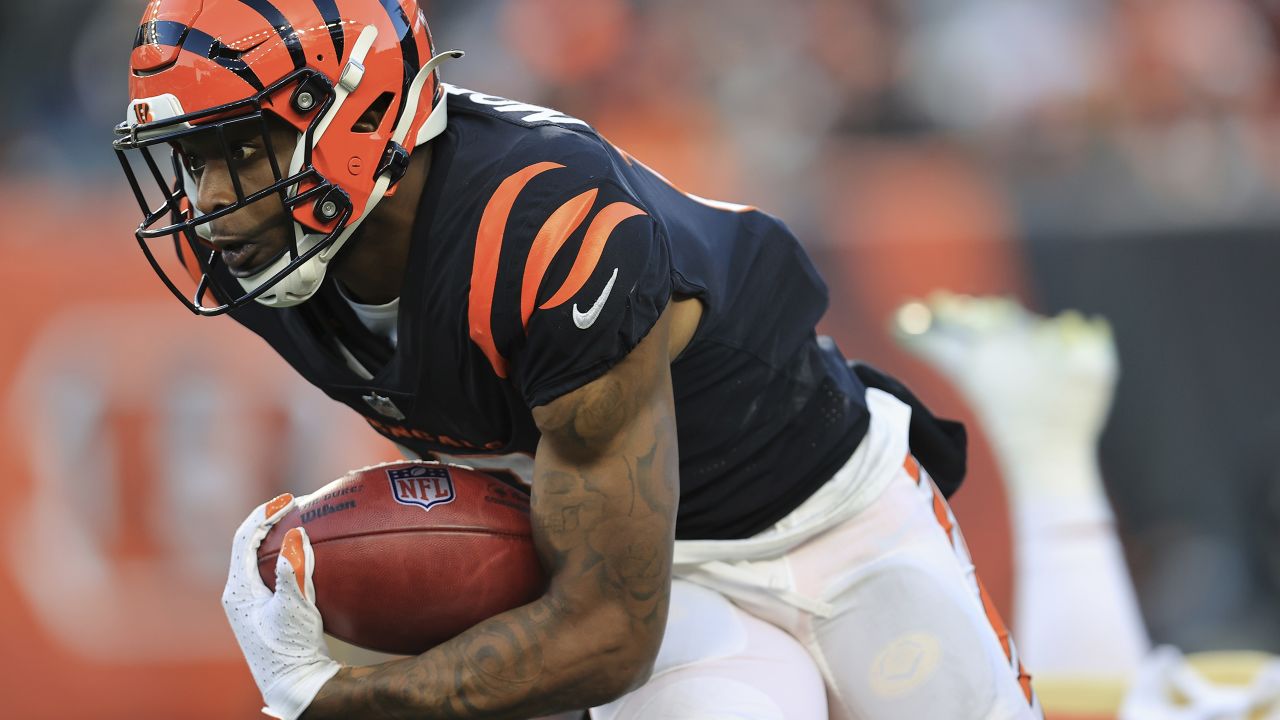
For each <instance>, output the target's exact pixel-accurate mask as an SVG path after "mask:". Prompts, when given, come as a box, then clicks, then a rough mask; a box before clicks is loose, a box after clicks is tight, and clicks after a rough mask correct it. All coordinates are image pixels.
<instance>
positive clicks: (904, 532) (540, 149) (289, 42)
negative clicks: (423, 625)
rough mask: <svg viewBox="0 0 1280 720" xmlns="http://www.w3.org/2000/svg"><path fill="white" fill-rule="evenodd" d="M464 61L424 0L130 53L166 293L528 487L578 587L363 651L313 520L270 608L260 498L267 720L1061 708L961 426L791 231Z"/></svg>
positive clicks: (135, 124)
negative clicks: (323, 559)
mask: <svg viewBox="0 0 1280 720" xmlns="http://www.w3.org/2000/svg"><path fill="white" fill-rule="evenodd" d="M457 56H460V53H456V52H448V53H442V54H436V52H435V50H434V48H433V46H432V41H431V37H430V35H429V33H428V30H427V24H426V21H425V18H424V16H423V13H422V11H421V10H420V9H419V8H418V6H417V4H416V3H415V2H414V1H413V0H381V1H378V0H153V1H152V2H151V4H150V5H148V6H147V8H146V10H145V13H144V15H143V18H142V24H141V27H140V28H139V29H138V33H137V36H136V38H135V39H134V49H133V53H132V56H131V59H130V65H131V67H130V78H129V79H130V103H129V107H128V114H127V119H126V121H125V122H124V123H122V124H121V125H120V126H119V127H118V129H117V139H116V143H115V146H116V148H117V150H118V151H119V154H120V158H121V162H122V167H123V169H124V171H125V173H126V175H127V176H128V178H129V181H130V184H131V186H132V187H133V189H134V192H135V194H136V196H137V199H138V201H139V203H140V205H141V206H142V209H143V213H144V216H145V217H144V220H143V222H142V224H141V225H140V226H139V228H138V231H137V237H138V240H139V243H140V244H141V246H142V248H143V250H144V251H145V253H146V256H147V258H148V259H149V261H150V262H151V263H152V265H153V267H155V268H156V269H157V271H159V272H160V275H161V277H162V278H163V279H164V282H165V283H166V285H167V286H168V287H169V288H170V290H172V291H173V292H174V294H175V295H177V296H178V297H179V298H180V299H181V300H182V301H183V302H184V303H185V304H186V305H187V306H188V307H189V308H190V309H191V310H192V311H194V312H195V313H197V314H200V315H219V314H224V313H225V314H230V315H231V317H233V318H234V319H235V320H236V321H237V322H239V323H241V324H242V325H244V326H245V327H247V328H249V329H250V330H251V331H253V332H255V333H257V334H258V335H260V336H261V337H262V338H263V339H264V340H265V341H266V342H268V343H269V344H270V345H271V346H272V347H273V348H275V349H276V350H277V351H278V352H279V353H280V355H281V356H282V357H283V358H284V359H285V360H286V361H288V362H289V363H290V364H291V365H292V366H293V367H294V368H295V369H296V370H297V371H298V372H299V373H300V374H301V375H302V376H303V377H305V378H306V379H307V380H309V381H310V382H311V383H313V384H315V385H316V386H317V387H319V388H320V389H321V390H323V391H324V392H325V393H327V394H328V395H329V396H330V397H332V398H333V399H335V400H337V401H339V402H342V403H345V404H346V405H348V406H350V407H351V408H352V409H354V410H355V411H356V412H358V413H360V414H361V415H363V416H364V417H365V419H366V420H367V421H368V423H369V425H370V426H371V427H372V428H373V429H374V430H376V431H377V432H379V433H381V434H382V435H384V436H385V437H387V438H389V439H391V440H393V441H395V442H396V443H398V444H399V445H401V446H402V447H403V448H404V449H405V450H406V452H408V453H410V454H412V455H416V456H419V457H423V458H434V459H444V460H448V459H452V458H458V457H467V458H468V462H469V464H472V465H475V466H477V467H480V468H481V469H489V470H491V471H494V472H507V473H511V474H514V475H518V476H521V477H523V478H524V479H525V481H526V482H528V483H529V484H530V486H531V492H532V522H533V532H534V536H535V540H536V543H537V546H538V548H539V552H540V555H541V559H542V561H543V563H544V564H545V566H546V568H547V570H548V571H549V573H550V575H551V582H550V586H549V588H548V589H547V591H546V594H545V595H544V596H543V597H542V598H540V599H539V600H537V601H535V602H533V603H531V604H529V605H526V606H523V607H520V608H517V609H515V610H511V611H509V612H505V613H502V614H500V615H497V616H495V617H493V618H490V619H489V620H487V621H485V622H482V623H480V624H479V625H477V626H475V627H473V628H471V629H470V630H468V631H466V632H465V633H463V634H462V635H460V636H458V637H456V638H454V639H453V640H451V641H449V642H447V643H445V644H443V645H441V646H439V647H437V648H434V649H432V650H430V651H429V652H426V653H424V654H422V655H420V656H418V657H412V658H406V659H402V660H397V661H394V662H388V663H384V664H380V665H375V666H370V667H344V666H341V665H339V664H338V663H337V662H335V661H334V660H333V659H331V658H330V657H329V656H327V655H326V654H325V651H324V644H323V638H322V632H321V629H322V622H323V619H322V618H321V617H320V616H319V614H318V612H317V611H316V609H315V606H314V604H313V603H312V598H313V593H312V592H311V590H310V572H311V570H312V568H313V563H314V560H313V556H312V555H311V552H310V547H309V544H308V542H307V539H306V537H305V533H302V532H297V531H294V532H292V533H291V534H290V535H289V536H288V537H287V538H286V543H285V552H282V556H284V557H286V558H287V559H286V560H284V561H282V563H281V566H280V568H279V570H280V572H279V578H280V582H279V584H278V589H277V591H276V592H275V593H272V592H269V591H268V590H267V589H266V588H265V587H264V586H263V584H262V582H261V580H260V579H259V578H258V576H257V573H256V572H255V571H253V570H251V568H252V566H253V562H254V560H253V558H254V555H255V548H256V546H257V544H258V542H260V540H261V538H262V537H263V535H264V534H265V533H266V531H267V529H268V528H269V527H270V526H271V524H272V523H274V522H275V521H277V520H278V519H279V518H280V517H281V516H282V515H283V514H284V513H285V512H287V511H288V509H289V508H290V507H292V505H293V504H294V502H295V500H294V499H292V498H290V497H288V496H285V497H282V498H278V499H277V500H276V501H273V502H272V503H269V504H265V505H263V506H261V507H259V508H258V509H256V510H255V511H254V512H253V513H252V514H251V515H250V517H249V518H248V519H247V520H246V521H245V523H244V525H243V526H242V527H241V529H240V531H239V532H238V533H237V535H236V540H235V543H234V548H233V558H232V570H231V573H230V576H229V579H228V582H227V587H226V591H225V593H224V596H223V602H224V607H225V609H226V611H227V616H228V619H229V620H230V623H231V625H232V629H233V630H234V632H235V635H236V637H237V640H238V641H239V643H240V646H241V648H242V650H243V651H244V654H245V657H246V659H247V661H248V663H249V666H250V669H251V671H252V673H253V676H254V678H255V680H256V681H257V684H258V686H259V689H260V690H261V691H262V694H263V697H264V699H265V702H266V708H265V711H266V712H267V713H268V714H270V715H272V716H274V717H281V718H290V719H292V718H297V717H306V718H316V719H318V718H331V717H332V718H348V717H364V716H378V717H382V716H387V717H410V716H411V717H424V718H427V717H431V718H434V717H440V718H445V717H448V718H517V717H530V716H534V715H539V714H547V713H552V712H561V711H571V710H581V709H586V708H591V715H592V717H594V718H645V719H646V720H653V719H655V718H658V719H661V718H711V717H735V718H788V719H789V720H796V719H802V720H803V719H818V718H827V717H833V718H871V719H874V720H880V719H885V720H889V719H894V720H896V719H899V718H931V719H941V718H966V719H976V718H1027V717H1037V716H1038V715H1039V710H1038V707H1037V706H1036V702H1035V699H1034V695H1033V694H1032V692H1031V687H1030V682H1029V678H1028V676H1027V675H1026V673H1025V672H1023V671H1022V668H1021V666H1020V664H1019V662H1018V659H1017V655H1016V652H1015V651H1014V647H1013V643H1012V642H1011V641H1010V639H1009V637H1008V633H1007V632H1006V631H1005V629H1004V626H1003V624H1002V623H1001V622H1000V620H999V618H998V616H997V615H996V613H995V611H994V609H993V608H992V607H991V605H990V602H989V601H988V600H987V598H986V597H985V594H984V593H982V592H981V589H980V585H979V584H978V582H977V579H976V577H975V576H974V572H973V566H972V564H971V563H970V562H969V559H968V557H967V556H966V553H965V549H964V543H963V541H962V539H961V537H960V533H959V530H958V529H957V528H956V526H955V521H954V517H953V516H952V515H951V513H950V511H949V510H948V509H947V505H946V502H945V501H944V499H943V498H944V495H945V494H949V493H950V492H952V491H954V490H955V488H956V487H957V485H958V484H959V481H960V477H961V475H962V473H963V466H964V455H963V432H962V429H961V428H959V427H958V426H956V425H954V424H951V423H947V422H944V421H940V420H937V419H935V418H934V417H933V416H932V415H931V414H930V413H929V412H928V410H927V409H925V408H924V407H923V406H922V405H921V404H920V403H919V402H918V401H917V400H916V399H915V398H914V397H913V396H912V395H911V393H910V392H908V391H907V390H906V389H905V388H903V387H902V386H901V385H900V384H898V383H897V382H895V381H894V380H892V379H891V378H889V377H888V376H886V375H884V374H882V373H879V372H877V371H875V370H873V369H871V368H869V367H866V366H859V365H852V364H850V363H848V362H847V361H846V360H845V359H844V357H843V356H842V355H841V353H840V352H839V350H837V349H836V348H835V347H834V345H833V344H832V343H831V342H830V341H829V340H827V339H825V338H819V337H817V336H816V335H815V332H814V326H815V323H816V322H817V321H818V319H819V318H820V317H821V315H822V314H823V312H824V311H825V309H826V304H827V293H826V289H825V286H824V285H823V283H822V281H821V279H820V278H819V276H818V274H817V272H816V270H815V269H814V267H813V265H812V264H811V263H810V261H809V259H808V258H807V257H806V256H805V253H804V252H803V250H802V249H801V247H800V245H799V243H798V242H797V241H796V239H795V238H794V237H793V236H792V234H791V233H790V231H788V229H787V228H786V227H785V226H784V225H783V224H782V223H781V222H780V221H778V220H777V219H775V218H773V217H770V216H769V215H767V214H765V213H763V212H760V211H758V210H756V209H753V208H749V207H742V206H737V205H730V204H727V203H722V202H715V201H709V200H705V199H703V198H698V197H695V196H692V195H688V194H686V193H683V192H681V191H680V190H678V189H677V188H675V187H673V186H672V185H671V184H670V183H668V182H667V181H666V180H664V179H663V178H662V176H660V175H659V174H657V173H656V172H654V171H653V170H651V169H649V168H647V167H645V166H644V165H643V164H642V163H641V162H639V161H638V160H637V159H635V158H633V157H631V156H629V155H628V154H627V153H626V152H624V151H622V150H620V149H618V148H616V147H614V146H612V145H611V144H610V143H609V142H608V141H607V140H605V139H604V138H603V137H601V136H600V135H599V134H597V133H596V132H595V131H594V130H593V129H592V128H591V127H590V126H589V125H587V123H585V122H583V121H582V120H579V119H576V118H573V117H569V116H566V115H564V114H561V113H559V112H556V111H554V110H550V109H546V108H542V107H537V106H534V105H529V104H526V103H521V102H516V101H510V100H506V99H503V98H498V97H493V96H490V95H486V94H483V93H478V92H473V91H470V90H464V89H461V88H457V87H451V86H448V85H445V84H443V83H442V82H441V81H440V79H439V76H438V73H437V68H438V66H439V65H440V64H441V63H443V62H444V61H445V60H448V59H450V58H452V57H457ZM172 258H177V259H178V260H179V261H180V262H181V264H182V266H183V267H182V269H181V270H180V271H177V272H175V271H173V270H174V269H173V268H171V267H169V265H168V264H167V263H169V261H170V259H172ZM188 279H189V280H190V281H191V282H190V285H189V286H188V285H186V283H187V280H188ZM184 287H186V288H188V289H187V290H184ZM188 291H189V294H188ZM476 456H482V457H480V458H477V457H476ZM935 481H936V484H935ZM939 488H942V489H941V490H940V489H939Z"/></svg>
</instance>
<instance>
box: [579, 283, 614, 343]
mask: <svg viewBox="0 0 1280 720" xmlns="http://www.w3.org/2000/svg"><path fill="white" fill-rule="evenodd" d="M617 280H618V268H614V269H613V277H611V278H609V284H608V285H605V286H604V292H602V293H600V297H598V298H596V304H595V305H592V306H591V309H590V310H588V311H586V312H582V311H581V310H579V309H578V303H574V304H573V324H574V325H577V326H578V329H579V330H586V329H587V328H589V327H591V326H592V325H595V324H596V318H598V317H600V311H601V310H603V309H604V303H605V301H606V300H608V299H609V293H611V292H613V284H614V283H615V282H617Z"/></svg>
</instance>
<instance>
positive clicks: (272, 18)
mask: <svg viewBox="0 0 1280 720" xmlns="http://www.w3.org/2000/svg"><path fill="white" fill-rule="evenodd" d="M240 2H242V3H244V4H245V5H248V6H249V7H251V8H253V9H254V11H255V12H257V13H258V14H259V15H261V16H262V17H263V19H265V20H266V21H267V22H269V23H271V27H273V28H275V31H276V34H278V35H279V36H280V39H281V40H283V41H284V46H285V47H287V48H289V57H291V58H293V66H294V67H295V68H300V67H302V66H304V65H306V64H307V54H306V53H305V52H303V50H302V41H301V40H299V39H298V31H296V30H294V29H293V24H292V23H290V22H289V20H288V18H286V17H285V16H284V14H283V13H281V12H280V11H279V10H278V9H276V6H275V5H272V4H271V3H270V2H269V1H268V0H240Z"/></svg>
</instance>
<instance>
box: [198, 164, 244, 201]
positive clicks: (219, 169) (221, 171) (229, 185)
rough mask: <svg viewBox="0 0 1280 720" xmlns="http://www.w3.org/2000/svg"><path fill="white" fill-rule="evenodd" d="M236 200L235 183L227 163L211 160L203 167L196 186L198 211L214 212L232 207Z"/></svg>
mask: <svg viewBox="0 0 1280 720" xmlns="http://www.w3.org/2000/svg"><path fill="white" fill-rule="evenodd" d="M238 199H239V197H238V195H237V193H236V181H235V179H234V178H233V177H232V174H231V170H230V169H229V168H228V167H227V163H226V162H225V161H222V160H213V161H210V162H209V163H208V164H207V165H205V167H204V171H203V172H201V173H200V180H199V181H198V182H197V184H196V205H197V206H198V207H199V208H200V210H201V211H203V212H206V213H211V212H215V211H217V210H221V209H223V208H226V207H230V206H231V205H234V204H235V203H236V201H237V200H238Z"/></svg>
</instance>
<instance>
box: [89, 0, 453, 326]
mask: <svg viewBox="0 0 1280 720" xmlns="http://www.w3.org/2000/svg"><path fill="white" fill-rule="evenodd" d="M461 55H462V53H460V52H457V51H451V52H447V53H442V54H440V55H435V54H434V49H433V46H432V41H431V35H430V31H429V30H428V28H427V23H426V19H425V18H424V17H423V14H422V11H421V9H420V8H419V7H418V4H417V2H416V0H152V1H151V3H150V4H149V5H148V6H147V9H146V11H145V12H144V13H143V16H142V25H141V27H139V28H138V34H137V37H136V39H135V40H134V48H133V53H132V55H131V56H130V61H129V64H130V74H129V97H130V101H129V108H128V112H127V114H126V118H125V121H124V122H123V123H121V124H120V125H118V126H117V127H116V140H115V142H114V146H115V149H116V154H117V156H118V157H119V159H120V163H121V166H122V167H123V168H124V171H125V175H126V176H127V177H128V179H129V183H130V185H131V187H132V188H133V191H134V195H135V196H136V198H137V200H138V203H139V205H140V206H141V207H142V212H143V215H144V218H143V221H142V223H141V224H140V225H139V226H138V229H137V231H136V233H135V235H136V237H137V239H138V243H139V245H141V247H142V249H143V252H144V253H145V254H146V256H147V259H148V261H149V262H150V263H151V265H152V267H153V268H154V269H155V270H156V272H157V274H159V275H160V278H161V279H162V280H163V281H164V283H165V285H166V286H168V287H169V289H170V290H171V291H172V292H173V293H174V295H176V296H177V297H178V298H179V299H180V300H182V301H183V303H185V304H186V305H187V307H188V308H190V309H191V310H192V311H193V312H195V313H198V314H201V315H219V314H222V313H225V312H227V311H229V310H232V309H234V308H237V307H240V306H242V305H244V304H245V303H247V302H249V301H251V300H257V301H258V302H260V303H263V304H265V305H269V306H273V307H288V306H291V305H296V304H298V303H301V302H303V301H305V300H306V299H308V298H309V297H311V296H312V295H313V294H314V293H315V292H316V290H317V289H318V288H319V287H320V283H321V282H322V281H323V279H324V275H325V270H326V267H327V265H328V263H329V262H330V261H332V259H333V258H334V257H335V256H336V255H337V253H338V252H339V251H340V250H341V249H342V247H343V245H344V244H345V243H346V242H347V241H348V240H349V239H350V238H351V236H352V233H353V232H354V231H355V229H356V227H357V226H358V225H359V224H360V222H361V221H362V220H363V219H364V218H365V217H366V216H367V215H368V214H369V212H370V211H371V210H372V209H373V208H374V207H375V206H376V205H377V204H378V202H379V201H380V200H381V199H382V198H383V197H384V196H387V195H390V194H392V193H393V192H394V185H395V183H396V182H397V181H398V180H399V179H400V177H401V176H402V175H403V174H404V171H405V169H406V168H407V167H408V161H409V156H410V154H411V153H412V152H413V149H414V148H415V147H417V146H419V145H422V144H423V143H425V142H427V141H429V140H431V139H432V138H434V137H436V136H437V135H439V134H440V133H441V132H443V131H444V129H445V124H446V121H447V118H446V114H445V107H446V103H445V102H443V101H442V99H443V96H444V93H443V90H442V88H441V85H440V81H439V77H438V74H437V71H436V68H437V67H438V66H439V65H440V64H441V63H442V62H443V61H444V60H446V59H449V58H451V57H461ZM373 107H385V108H386V111H385V112H384V113H383V115H382V119H381V122H380V124H379V126H378V127H377V128H376V129H375V130H374V131H373V132H360V131H358V130H357V129H356V125H357V121H358V120H359V119H360V118H361V117H362V116H363V115H364V114H365V113H366V111H368V110H369V109H370V108H373ZM267 113H270V114H271V115H273V116H275V117H277V118H279V119H281V120H283V121H284V122H286V123H288V124H289V125H291V126H292V127H293V128H295V129H296V130H297V132H298V143H297V145H296V147H295V150H294V153H293V156H292V161H291V162H290V164H289V166H288V167H287V168H283V167H280V163H279V162H278V161H277V160H276V156H275V153H274V151H273V150H272V147H271V141H270V134H269V132H268V126H267V120H266V114H267ZM245 124H249V125H247V126H246V125H245ZM231 127H235V128H238V129H240V130H241V131H243V130H244V129H245V128H246V127H251V128H253V129H255V130H256V131H260V132H261V134H262V137H263V140H264V143H265V148H266V149H267V153H266V154H267V155H268V156H270V158H271V166H272V171H273V173H274V175H275V182H273V183H271V184H270V185H269V186H267V187H265V188H262V189H252V190H251V191H250V192H248V193H246V192H245V188H244V187H243V185H242V183H241V181H240V179H239V176H238V174H237V172H236V169H235V164H234V163H231V162H228V169H229V170H230V173H231V180H232V183H233V185H234V188H235V193H236V202H235V203H232V204H230V205H227V206H225V207H219V208H217V209H216V210H214V211H212V212H208V213H206V212H202V211H201V210H200V209H199V208H197V207H196V206H195V202H194V201H195V197H194V192H192V191H191V190H189V188H191V189H193V188H194V181H193V180H192V177H191V176H190V174H189V173H188V172H187V170H186V168H185V166H184V164H183V162H182V158H181V156H180V151H179V150H178V147H177V145H176V141H177V140H178V139H181V138H184V137H189V136H192V135H195V134H197V133H207V135H205V137H207V138H211V139H212V140H213V141H215V142H220V143H221V145H220V147H222V149H223V153H224V155H225V156H226V157H228V158H229V157H231V153H230V148H229V147H228V143H227V140H226V135H225V133H226V131H227V129H229V128H231ZM363 129H364V128H361V130H363ZM164 149H170V150H171V155H172V157H171V158H169V159H167V160H166V159H165V158H164V157H163V155H161V154H159V153H157V152H156V151H157V150H164ZM131 157H132V158H133V160H132V161H131V160H130V158H131ZM148 176H150V178H151V179H152V180H154V181H155V184H156V185H157V186H158V191H159V194H158V195H157V194H156V190H155V188H152V189H151V190H150V192H148V191H147V190H144V185H147V186H150V185H151V183H150V182H149V181H148V182H146V183H143V182H140V179H145V178H147V177H148ZM272 195H276V196H279V197H280V198H281V199H282V200H283V202H284V206H285V208H286V209H287V210H288V212H289V213H290V214H291V216H292V218H293V228H294V233H293V235H294V237H293V242H292V243H291V245H290V247H288V248H287V250H286V251H285V252H284V253H282V254H281V255H280V256H279V257H277V258H276V259H275V260H274V261H273V262H271V263H269V264H268V265H267V266H266V267H265V268H264V269H261V270H259V271H256V272H255V273H254V274H253V275H252V276H250V277H242V278H234V279H232V278H230V277H229V275H228V274H227V273H225V272H224V273H217V272H216V271H217V269H218V266H219V254H218V253H217V252H215V251H213V250H212V249H211V246H210V245H209V244H208V243H207V242H203V241H202V238H203V237H207V235H208V231H207V229H206V225H207V223H209V222H212V221H213V220H215V219H217V218H219V217H222V216H224V215H226V214H229V213H232V212H235V211H236V210H238V209H240V208H242V207H244V206H246V205H248V204H250V203H254V202H258V201H260V200H262V199H264V198H267V197H270V196H272ZM157 203H158V205H157ZM159 238H171V239H172V241H173V242H174V247H175V249H176V250H177V253H178V258H179V260H180V261H181V263H182V265H183V266H185V269H186V271H187V273H189V274H190V275H191V277H192V279H193V280H194V282H195V283H196V285H195V289H194V290H193V291H192V295H191V296H190V297H188V296H187V294H186V293H185V292H184V291H183V290H180V289H179V287H178V285H179V281H180V278H179V277H177V275H180V274H181V273H173V272H171V271H170V270H169V269H167V267H166V266H168V265H171V264H170V263H168V262H166V259H165V258H162V257H160V256H158V255H157V253H156V252H155V251H154V250H153V248H152V247H151V243H152V241H154V240H156V239H159ZM183 282H185V281H183Z"/></svg>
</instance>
